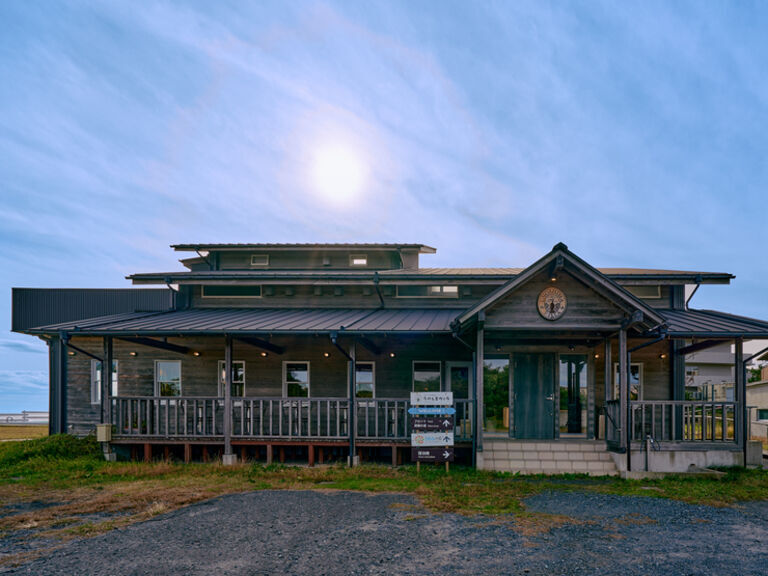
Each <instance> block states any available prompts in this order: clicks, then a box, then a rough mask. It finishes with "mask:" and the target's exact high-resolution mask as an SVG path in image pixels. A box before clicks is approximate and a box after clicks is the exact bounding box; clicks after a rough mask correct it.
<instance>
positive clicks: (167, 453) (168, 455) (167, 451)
mask: <svg viewBox="0 0 768 576" xmlns="http://www.w3.org/2000/svg"><path fill="white" fill-rule="evenodd" d="M170 459H171V448H170V447H169V446H168V444H166V445H165V446H163V460H165V461H166V462H168V460H170Z"/></svg>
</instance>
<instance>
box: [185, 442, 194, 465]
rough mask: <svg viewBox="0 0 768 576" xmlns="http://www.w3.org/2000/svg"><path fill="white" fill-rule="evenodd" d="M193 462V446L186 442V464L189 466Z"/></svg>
mask: <svg viewBox="0 0 768 576" xmlns="http://www.w3.org/2000/svg"><path fill="white" fill-rule="evenodd" d="M191 461H192V444H190V443H189V442H186V443H185V444H184V462H185V463H186V464H189V463H190V462H191Z"/></svg>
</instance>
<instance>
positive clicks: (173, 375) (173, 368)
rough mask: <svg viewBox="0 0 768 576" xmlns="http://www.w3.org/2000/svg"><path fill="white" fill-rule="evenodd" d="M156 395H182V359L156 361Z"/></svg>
mask: <svg viewBox="0 0 768 576" xmlns="http://www.w3.org/2000/svg"><path fill="white" fill-rule="evenodd" d="M155 396H181V361H180V360H157V361H156V362H155Z"/></svg>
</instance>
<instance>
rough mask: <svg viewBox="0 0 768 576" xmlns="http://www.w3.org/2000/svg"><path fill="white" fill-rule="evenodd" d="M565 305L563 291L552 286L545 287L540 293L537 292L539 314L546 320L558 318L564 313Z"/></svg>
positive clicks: (566, 301)
mask: <svg viewBox="0 0 768 576" xmlns="http://www.w3.org/2000/svg"><path fill="white" fill-rule="evenodd" d="M567 305H568V300H567V299H566V297H565V294H564V293H563V291H562V290H560V289H559V288H555V287H554V286H550V287H549V288H545V289H544V290H542V291H541V294H539V300H538V308H539V314H541V316H542V317H543V318H546V319H547V320H557V319H558V318H560V317H561V316H562V315H563V314H565V307H566V306H567Z"/></svg>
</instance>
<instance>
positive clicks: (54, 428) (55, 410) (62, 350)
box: [48, 332, 67, 434]
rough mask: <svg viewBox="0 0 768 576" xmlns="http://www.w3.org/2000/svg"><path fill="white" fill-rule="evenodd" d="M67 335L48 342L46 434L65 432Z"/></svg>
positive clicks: (60, 335)
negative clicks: (48, 387) (47, 415)
mask: <svg viewBox="0 0 768 576" xmlns="http://www.w3.org/2000/svg"><path fill="white" fill-rule="evenodd" d="M66 341H67V334H66V333H64V332H62V333H61V334H59V335H58V336H54V337H52V338H51V340H50V341H49V342H48V360H49V364H48V369H49V380H50V381H49V386H50V390H49V394H50V396H49V407H48V411H49V417H48V433H49V434H64V433H66V431H67V344H66Z"/></svg>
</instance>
